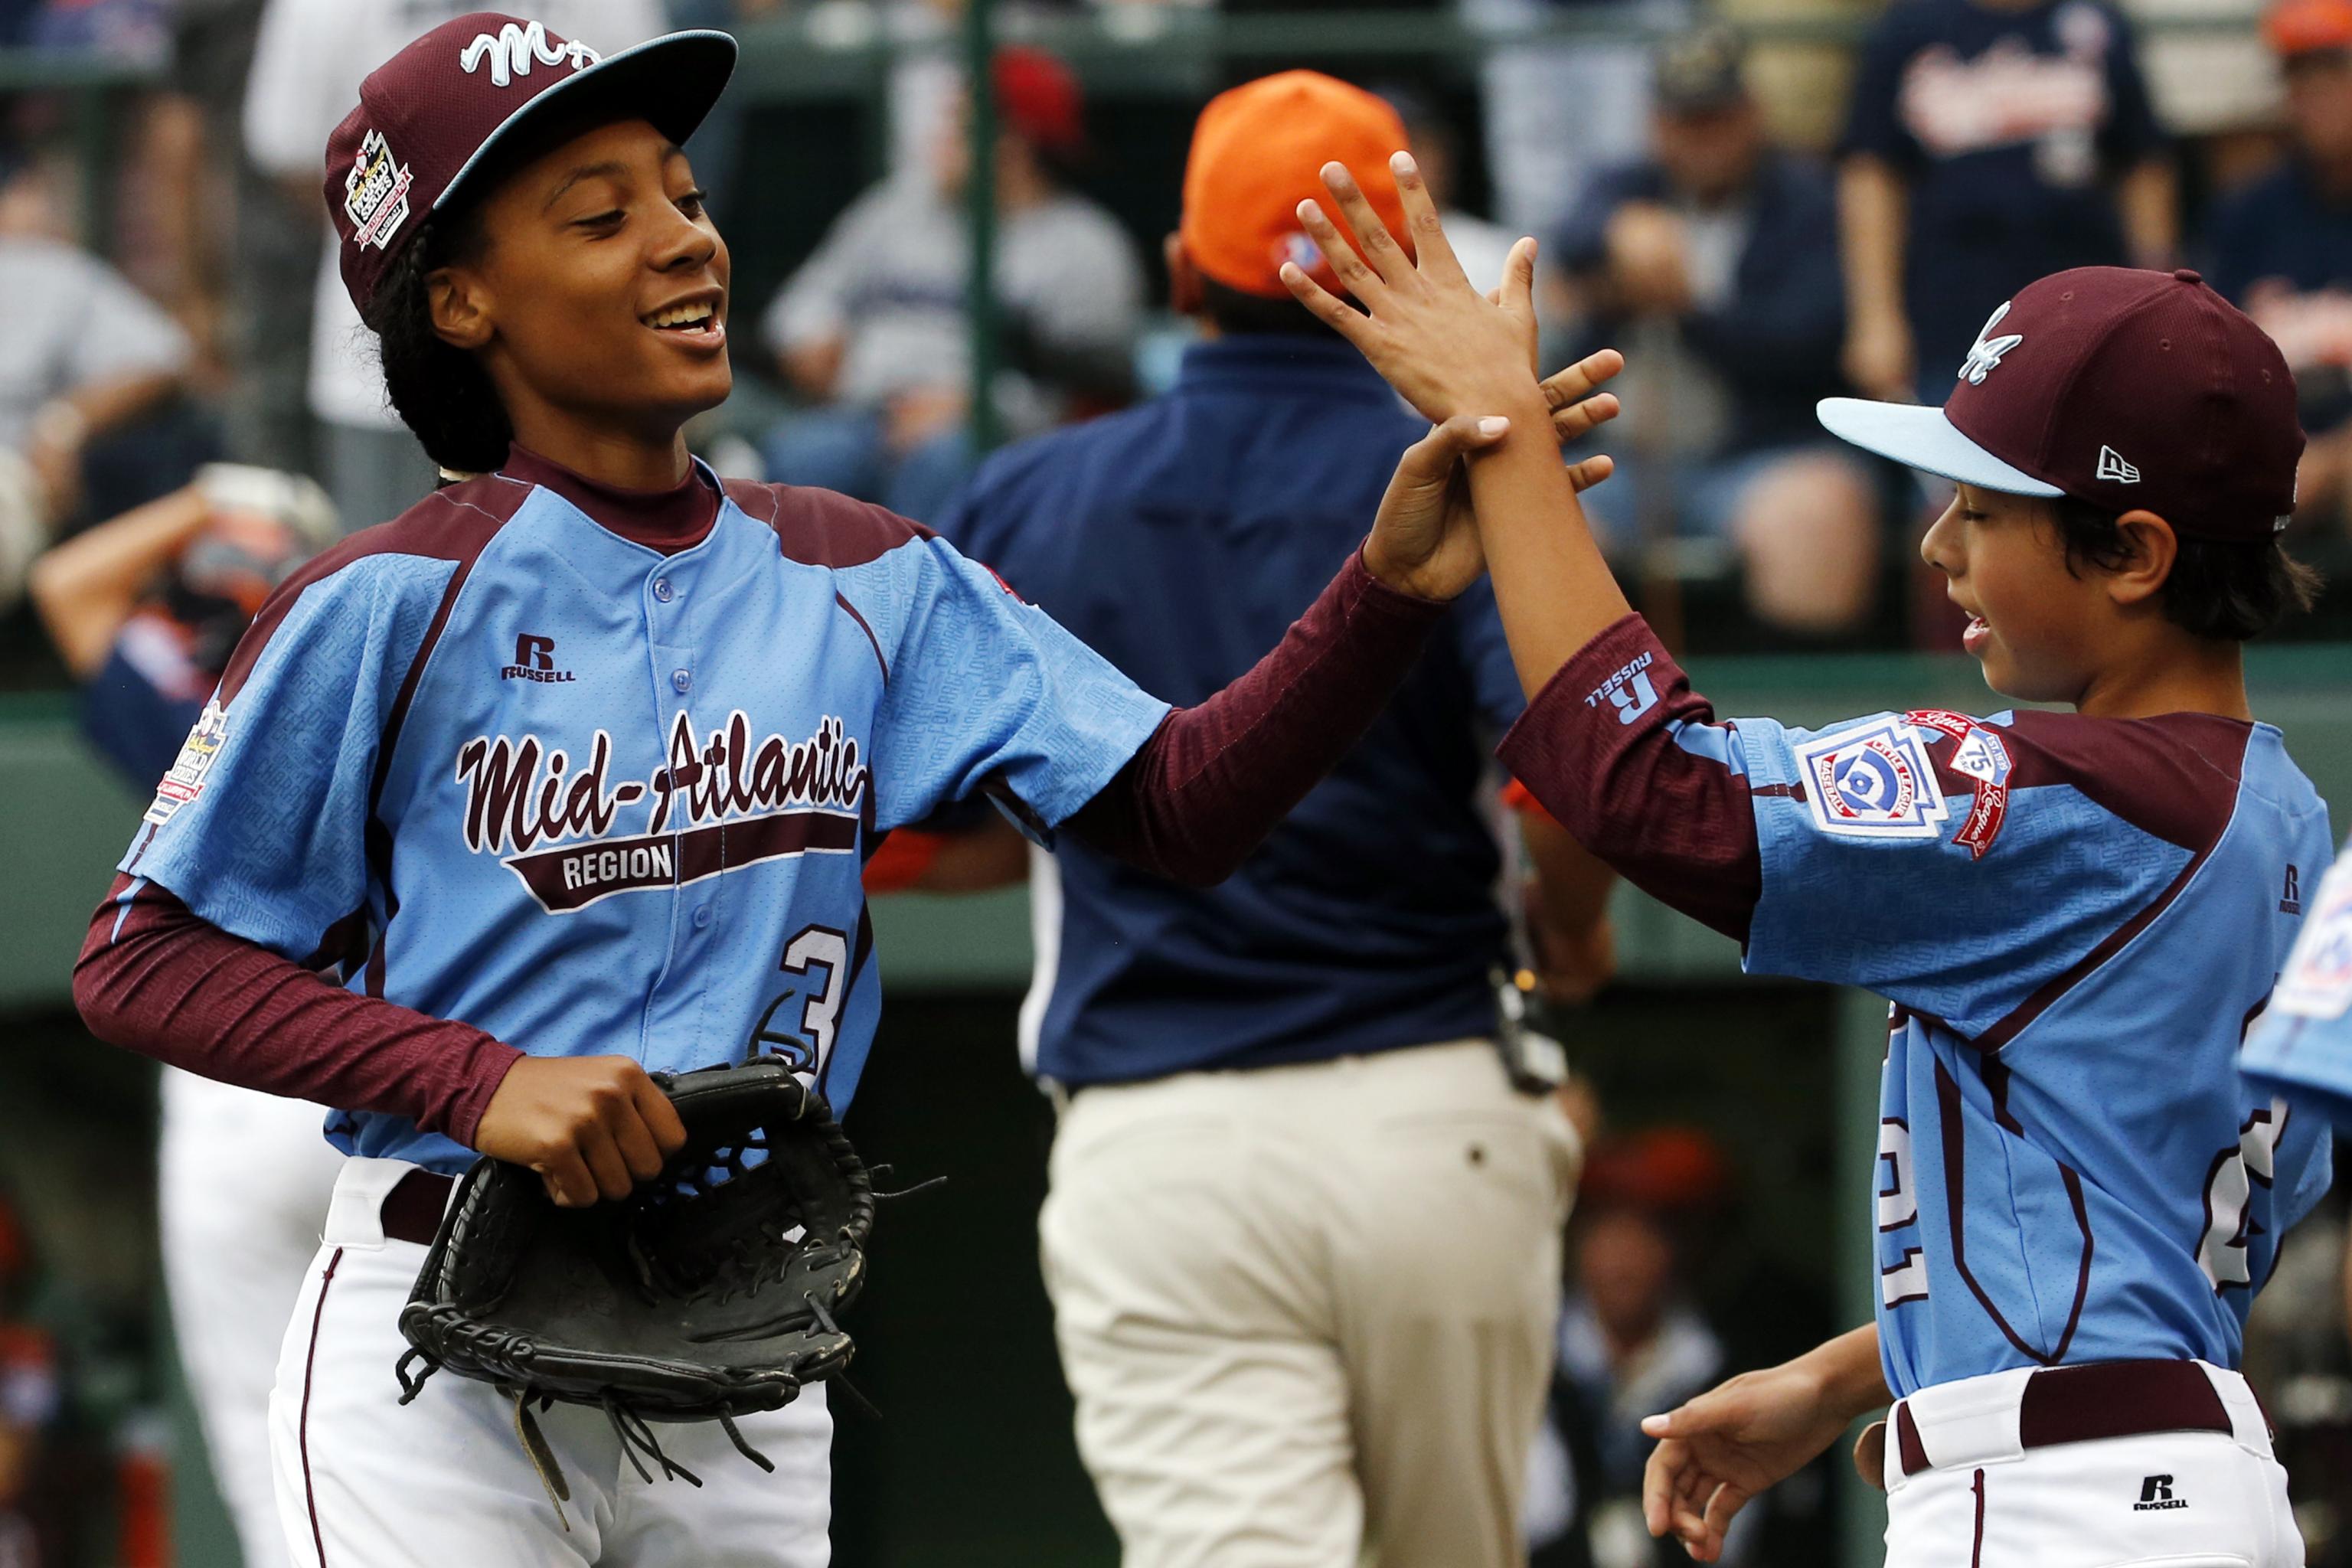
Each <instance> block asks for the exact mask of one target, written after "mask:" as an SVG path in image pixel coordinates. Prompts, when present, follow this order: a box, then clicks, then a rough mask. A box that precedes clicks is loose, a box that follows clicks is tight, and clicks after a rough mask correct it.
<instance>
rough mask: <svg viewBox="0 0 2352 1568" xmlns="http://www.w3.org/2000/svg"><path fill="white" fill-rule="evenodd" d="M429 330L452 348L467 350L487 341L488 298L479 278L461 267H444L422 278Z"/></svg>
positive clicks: (488, 338)
mask: <svg viewBox="0 0 2352 1568" xmlns="http://www.w3.org/2000/svg"><path fill="white" fill-rule="evenodd" d="M425 300H426V301H427V303H428V304H429V306H430V308H431V310H432V312H433V331H434V332H435V334H436V336H438V337H439V338H440V340H441V341H442V342H445V343H447V344H449V345H450V346H451V347H453V348H460V349H466V350H467V351H471V350H474V349H478V348H481V347H483V346H484V345H485V344H487V343H488V342H489V341H490V312H489V308H488V307H489V300H488V296H487V294H486V292H485V290H484V289H483V286H482V281H481V279H478V278H477V277H476V276H474V274H473V273H472V272H470V271H468V270H467V268H462V267H444V268H440V269H439V270H437V271H436V272H432V273H428V274H427V275H426V276H425Z"/></svg>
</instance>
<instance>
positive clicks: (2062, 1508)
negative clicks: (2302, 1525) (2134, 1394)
mask: <svg viewBox="0 0 2352 1568" xmlns="http://www.w3.org/2000/svg"><path fill="white" fill-rule="evenodd" d="M2197 1364H2198V1365H2199V1366H2200V1367H2202V1368H2203V1370H2204V1372H2205V1373H2206V1375H2207V1376H2208V1377H2209V1378H2210V1379H2211V1380H2212V1383H2213V1390H2214V1392H2215V1393H2216V1394H2220V1395H2221V1404H2222V1407H2223V1408H2224V1409H2225V1410H2227V1411H2228V1412H2229V1415H2230V1420H2231V1427H2232V1430H2231V1431H2230V1432H2227V1433H2223V1432H2155V1433H2148V1434H2146V1435H2143V1436H2131V1437H2103V1438H2100V1439H2098V1440H2097V1441H2095V1442H2083V1443H2060V1444H2055V1445H2053V1446H2051V1447H2042V1448H2026V1447H2021V1446H2020V1445H2019V1442H2018V1402H2019V1400H2020V1398H2021V1395H2022V1394H2023V1392H2024V1388H2025V1383H2026V1380H2027V1379H2028V1378H2029V1377H2031V1376H2032V1373H2031V1372H2030V1371H2018V1372H2001V1373H1992V1374H1991V1375H1990V1376H1986V1377H1971V1378H1964V1379H1962V1380H1961V1381H1959V1382H1958V1383H1948V1384H1940V1385H1938V1386H1937V1387H1934V1388H1927V1389H1922V1390H1921V1391H1920V1392H1919V1393H1917V1394H1913V1395H1912V1396H1911V1397H1910V1399H1909V1400H1908V1401H1906V1403H1907V1404H1908V1405H1910V1408H1911V1413H1912V1416H1913V1419H1914V1420H1915V1421H1916V1423H1917V1425H1918V1430H1919V1436H1920V1439H1921V1441H1922V1443H1923V1444H1924V1446H1925V1448H1926V1452H1927V1458H1928V1459H1930V1460H1931V1461H1932V1462H1933V1468H1929V1469H1925V1470H1921V1471H1919V1472H1918V1473H1917V1474H1916V1475H1912V1476H1907V1477H1906V1475H1904V1473H1903V1461H1902V1458H1901V1456H1900V1454H1899V1453H1898V1452H1897V1449H1898V1447H1899V1445H1898V1444H1896V1443H1895V1441H1893V1439H1892V1432H1891V1430H1890V1434H1889V1441H1888V1442H1887V1445H1886V1563H1887V1568H2029V1565H2030V1568H2129V1565H2131V1564H2140V1563H2147V1564H2162V1565H2163V1568H2302V1564H2303V1537H2302V1535H2301V1533H2300V1532H2299V1531H2297V1530H2296V1528H2295V1522H2294V1511H2293V1510H2291V1509H2290V1508H2289V1507H2288V1506H2287V1500H2286V1471H2285V1470H2284V1469H2283V1468H2280V1465H2279V1463H2278V1461H2277V1460H2276V1459H2275V1458H2273V1457H2272V1455H2271V1439H2270V1431H2269V1426H2268V1424H2267V1423H2266V1422H2265V1421H2264V1420H2263V1413H2262V1409H2261V1406H2259V1405H2257V1404H2256V1403H2255V1402H2254V1395H2253V1391H2252V1389H2251V1388H2249V1387H2248V1386H2247V1384H2246V1380H2245V1379H2244V1378H2242V1377H2241V1376H2239V1375H2238V1374H2237V1373H2234V1372H2230V1371H2228V1370H2226V1369H2224V1368H2221V1367H2218V1366H2211V1365H2209V1364H2207V1363H2202V1362H2200V1363H2197Z"/></svg>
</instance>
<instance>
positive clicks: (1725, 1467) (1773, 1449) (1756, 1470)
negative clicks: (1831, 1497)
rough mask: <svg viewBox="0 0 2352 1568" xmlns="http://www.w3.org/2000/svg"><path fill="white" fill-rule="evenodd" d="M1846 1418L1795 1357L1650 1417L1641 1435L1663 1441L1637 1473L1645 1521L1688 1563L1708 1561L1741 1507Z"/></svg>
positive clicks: (1833, 1437) (1827, 1441)
mask: <svg viewBox="0 0 2352 1568" xmlns="http://www.w3.org/2000/svg"><path fill="white" fill-rule="evenodd" d="M1850 1418H1851V1413H1850V1412H1848V1411H1846V1410H1843V1409H1842V1408H1839V1407H1838V1406H1837V1405H1834V1404H1833V1403H1832V1400H1831V1399H1830V1397H1829V1390H1828V1386H1827V1384H1825V1382H1824V1381H1823V1379H1822V1377H1821V1376H1820V1375H1819V1374H1818V1373H1815V1372H1814V1371H1813V1370H1812V1369H1811V1367H1810V1366H1809V1365H1808V1363H1807V1360H1806V1358H1804V1357H1799V1358H1798V1359H1797V1360H1795V1361H1792V1362H1788V1363H1783V1364H1782V1365H1780V1366H1776V1367H1769V1368H1767V1369H1765V1370H1764V1371H1762V1372H1749V1373H1741V1374H1740V1375H1739V1376H1738V1377H1735V1378H1733V1379H1732V1380H1731V1381H1730V1382H1728V1383H1726V1384H1722V1385H1720V1386H1719V1387H1717V1388H1712V1389H1709V1390H1708V1391H1707V1392H1706V1393H1705V1394H1700V1395H1699V1396H1698V1397H1697V1398H1696V1399H1694V1400H1692V1401H1691V1402H1690V1403H1689V1404H1687V1405H1684V1406H1682V1407H1681V1408H1680V1409H1678V1410H1673V1411H1669V1412H1668V1413H1667V1414H1665V1415H1653V1416H1650V1417H1649V1418H1648V1419H1647V1420H1645V1421H1643V1423H1642V1430H1643V1432H1645V1433H1647V1434H1648V1435H1649V1436H1653V1437H1658V1438H1662V1439H1664V1441H1662V1442H1660V1443H1659V1445H1658V1446H1657V1447H1656V1448H1654V1450H1652V1451H1651V1454H1650V1461H1649V1464H1648V1466H1647V1468H1644V1469H1643V1472H1642V1518H1643V1522H1645V1523H1646V1524H1648V1525H1649V1527H1650V1533H1651V1534H1652V1535H1654V1536H1661V1537H1663V1536H1664V1535H1666V1534H1667V1533H1669V1532H1671V1533H1672V1534H1673V1535H1674V1537H1675V1539H1676V1540H1677V1541H1680V1542H1682V1544H1683V1550H1684V1551H1685V1552H1689V1553H1690V1555H1691V1559H1692V1561H1694V1562H1697V1563H1712V1562H1714V1561H1715V1560H1716V1559H1717V1557H1719V1556H1721V1555H1722V1553H1723V1537H1724V1532H1725V1531H1727V1530H1729V1529H1730V1528H1731V1521H1732V1520H1733V1519H1734V1518H1735V1517H1736V1516H1737V1515H1738V1512H1739V1510H1741V1509H1742V1508H1744V1507H1746V1506H1747V1504H1748V1500H1749V1499H1750V1498H1753V1497H1755V1496H1757V1495H1758V1494H1759V1493H1760V1492H1762V1491H1763V1490H1764V1489H1766V1488H1767V1487H1769V1486H1771V1485H1773V1484H1774V1483H1775V1482H1778V1481H1781V1480H1785V1479H1788V1478H1789V1477H1790V1476H1792V1475H1794V1474H1796V1473H1797V1471H1799V1470H1801V1469H1802V1468H1804V1467H1805V1466H1807V1465H1808V1464H1811V1462H1812V1460H1813V1459H1814V1458H1815V1457H1816V1456H1817V1455H1819V1454H1820V1453H1821V1452H1822V1450H1823V1449H1825V1448H1827V1447H1829V1446H1830V1445H1831V1444H1832V1443H1834V1442H1836V1441H1837V1439H1838V1436H1839V1435H1840V1434H1842V1433H1843V1432H1844V1430H1845V1428H1846V1423H1847V1421H1848V1420H1849V1419H1850Z"/></svg>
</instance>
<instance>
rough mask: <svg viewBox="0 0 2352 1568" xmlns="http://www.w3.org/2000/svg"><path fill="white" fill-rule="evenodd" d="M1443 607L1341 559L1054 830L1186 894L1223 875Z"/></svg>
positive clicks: (1381, 690) (1324, 761)
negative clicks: (1252, 657) (1244, 660)
mask: <svg viewBox="0 0 2352 1568" xmlns="http://www.w3.org/2000/svg"><path fill="white" fill-rule="evenodd" d="M1445 609H1446V606H1445V605H1443V604H1440V603H1437V602H1435V601H1433V600H1429V599H1422V598H1416V597H1414V596H1413V595H1411V594H1402V593H1399V592H1398V591H1396V590H1395V589H1393V588H1390V587H1386V586H1384V585H1383V584H1381V582H1380V580H1379V579H1378V578H1376V577H1374V576H1373V575H1372V574H1371V573H1370V572H1369V571H1368V570H1366V569H1365V566H1364V563H1363V559H1362V557H1361V555H1360V554H1351V555H1350V556H1349V558H1348V563H1347V564H1346V565H1345V566H1343V567H1342V568H1340V571H1339V575H1338V576H1337V577H1335V578H1333V579H1332V580H1331V585H1330V586H1329V587H1328V588H1326V589H1324V590H1323V593H1322V595H1321V596H1320V597H1319V598H1318V599H1317V600H1316V601H1315V603H1314V604H1313V605H1309V606H1308V607H1307V613H1306V614H1305V615H1303V616H1299V618H1298V619H1297V622H1296V623H1294V624H1293V625H1292V626H1291V628H1290V630H1289V631H1288V632H1286V633H1285V634H1284V635H1283V638H1282V641H1281V642H1279V643H1277V644H1276V645H1275V647H1274V650H1273V651H1272V652H1271V653H1268V654H1267V655H1266V656H1265V658H1261V659H1259V660H1258V661H1257V663H1256V664H1255V666H1253V667H1252V668H1250V670H1249V671H1248V672H1247V673H1246V674H1244V675H1243V676H1242V677H1241V678H1240V679H1237V680H1235V681H1234V683H1233V684H1232V685H1230V686H1228V687H1226V688H1225V689H1223V691H1220V692H1218V693H1217V694H1216V695H1215V696H1214V697H1212V698H1210V699H1209V700H1207V701H1206V702H1203V703H1202V704H1201V705H1200V706H1199V707H1197V708H1179V709H1177V710H1175V711H1173V712H1171V713H1170V714H1169V715H1168V717H1167V719H1166V720H1165V721H1163V722H1162V723H1161V724H1160V728H1159V729H1158V730H1156V731H1153V732H1152V736H1151V738H1150V740H1149V741H1147V742H1144V743H1143V746H1142V748H1141V749H1140V750H1139V751H1138V752H1136V753H1135V755H1134V756H1133V757H1132V758H1130V759H1129V762H1128V764H1127V766H1125V767H1124V768H1122V769H1120V770H1119V772H1118V775H1117V776H1116V777H1114V778H1113V779H1112V780H1111V782H1110V783H1109V784H1107V785H1105V786H1104V788H1103V790H1102V793H1101V794H1099V795H1096V796H1095V797H1094V799H1092V800H1090V801H1088V802H1087V804H1086V805H1083V806H1081V807H1080V808H1079V809H1078V811H1077V812H1076V814H1075V815H1074V816H1071V818H1070V820H1069V821H1068V822H1067V823H1066V824H1065V825H1064V828H1063V830H1064V831H1065V832H1067V833H1070V834H1073V835H1075V836H1076V837H1077V838H1078V839H1079V841H1080V842H1082V843H1084V844H1087V845H1088V846H1090V847H1093V848H1096V849H1098V850H1100V851H1102V852H1103V853H1104V854H1106V855H1110V856H1114V857H1116V858H1118V859H1121V860H1125V861H1127V862H1128V863H1129V864H1130V865H1134V866H1138V867H1140V868H1143V869H1144V870H1147V871H1150V872H1153V873H1154V874H1156V875H1159V876H1162V877H1166V878H1168V879H1171V880H1172V881H1176V882H1181V883H1183V884H1184V885H1185V886H1187V887H1208V886H1210V885H1212V884H1213V883H1216V882H1221V881H1223V880H1224V879H1225V878H1227V877H1229V876H1231V875H1233V873H1234V870H1235V869H1237V868H1239V867H1240V865H1241V863H1242V862H1243V861H1244V859H1246V858H1248V857H1249V854H1250V852H1251V851H1252V850H1254V849H1255V848H1256V847H1258V845H1259V844H1260V843H1261V842H1263V841H1264V840H1265V836H1266V835H1267V834H1268V833H1270V832H1272V831H1273V830H1274V827H1275V825H1276V823H1279V822H1280V821H1281V820H1282V819H1283V817H1284V816H1287V815H1288V814H1289V812H1290V809H1291V807H1293V806H1295V805H1297V804H1298V802H1299V801H1300V799H1301V798H1303V797H1304V796H1305V795H1306V794H1307V791H1308V790H1310V789H1312V788H1313V787H1314V786H1315V785H1316V784H1318V782H1320V781H1321V779H1322V778H1323V776H1324V775H1325V774H1326V773H1329V772H1330V771H1331V769H1332V767H1333V766H1334V765H1335V764H1336V763H1338V762H1339V759H1340V758H1341V757H1342V756H1344V755H1345V754H1346V753H1347V751H1348V748H1349V747H1350V746H1352V745H1354V744H1355V743H1356V742H1357V741H1358V740H1359V739H1360V738H1361V736H1362V735H1363V733H1364V731H1365V730H1367V729H1368V728H1370V725H1371V722H1372V721H1373V720H1374V719H1375V718H1377V717H1379V715H1380V711H1381V709H1382V708H1383V707H1384V706H1386V705H1387V702H1388V700H1389V698H1390V696H1391V693H1393V692H1394V691H1395V690H1396V688H1397V683H1398V682H1399V681H1401V680H1402V679H1404V676H1405V672H1406V671H1408V670H1410V669H1411V668H1412V664H1413V660H1414V659H1416V658H1419V657H1420V656H1421V648H1422V644H1423V642H1425V641H1426V640H1427V639H1428V637H1429V633H1430V630H1431V628H1433V627H1434V626H1436V625H1437V624H1438V623H1439V622H1440V621H1441V620H1442V619H1444V615H1445Z"/></svg>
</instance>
